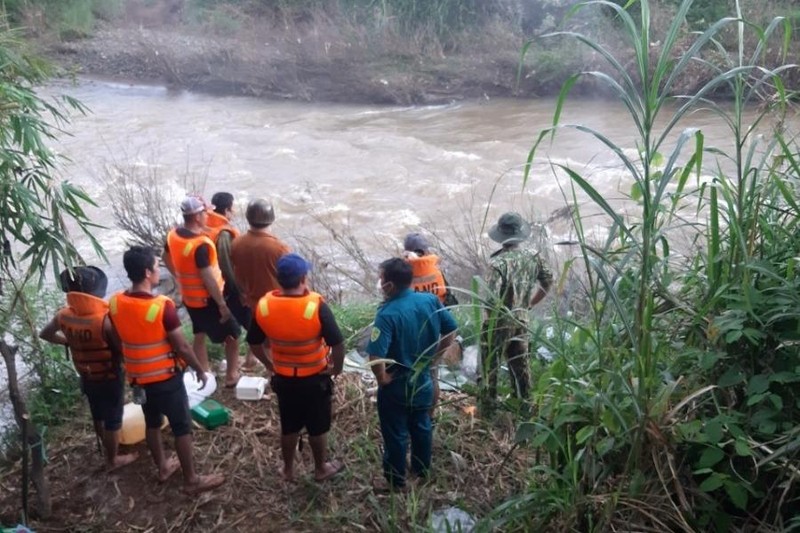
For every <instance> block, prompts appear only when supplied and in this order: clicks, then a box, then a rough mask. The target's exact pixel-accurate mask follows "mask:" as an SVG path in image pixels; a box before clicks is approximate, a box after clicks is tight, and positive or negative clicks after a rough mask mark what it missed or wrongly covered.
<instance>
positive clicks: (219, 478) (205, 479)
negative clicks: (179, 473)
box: [183, 474, 225, 496]
mask: <svg viewBox="0 0 800 533" xmlns="http://www.w3.org/2000/svg"><path fill="white" fill-rule="evenodd" d="M197 479H198V481H197V483H193V484H191V485H184V486H183V492H184V493H185V494H188V495H189V496H196V495H197V494H200V493H201V492H206V491H209V490H213V489H215V488H217V487H219V486H220V485H222V484H223V483H225V476H223V475H222V474H211V475H208V476H198V477H197Z"/></svg>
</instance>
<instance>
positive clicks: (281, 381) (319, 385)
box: [271, 375, 333, 437]
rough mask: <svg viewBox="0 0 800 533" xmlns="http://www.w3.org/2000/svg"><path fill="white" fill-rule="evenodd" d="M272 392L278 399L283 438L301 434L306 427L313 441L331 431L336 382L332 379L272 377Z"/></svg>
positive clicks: (317, 376)
mask: <svg viewBox="0 0 800 533" xmlns="http://www.w3.org/2000/svg"><path fill="white" fill-rule="evenodd" d="M271 386H272V390H273V391H275V395H276V396H277V397H278V410H279V411H280V415H281V434H283V435H291V434H293V433H300V430H302V429H303V428H304V427H305V428H306V429H307V430H308V434H309V436H311V437H317V436H319V435H324V434H325V433H327V432H328V431H329V430H330V429H331V398H332V397H333V380H332V379H331V377H330V376H328V375H316V376H309V377H307V378H289V377H284V376H278V375H275V376H273V377H272V385H271Z"/></svg>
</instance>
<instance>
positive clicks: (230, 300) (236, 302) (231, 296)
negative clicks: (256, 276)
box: [225, 285, 253, 331]
mask: <svg viewBox="0 0 800 533" xmlns="http://www.w3.org/2000/svg"><path fill="white" fill-rule="evenodd" d="M225 303H226V304H228V308H229V309H230V310H231V314H232V315H233V318H235V319H236V321H237V322H238V323H239V325H240V326H242V327H243V328H244V330H245V331H247V330H248V329H250V321H251V320H252V318H253V313H252V311H251V310H250V308H249V307H247V306H246V305H244V304H243V303H242V299H241V298H240V297H239V291H229V290H228V285H225Z"/></svg>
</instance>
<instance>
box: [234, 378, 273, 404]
mask: <svg viewBox="0 0 800 533" xmlns="http://www.w3.org/2000/svg"><path fill="white" fill-rule="evenodd" d="M266 388H267V379H266V378H260V377H257V376H242V377H241V378H239V383H237V384H236V399H237V400H260V399H261V397H262V396H264V390H265V389H266Z"/></svg>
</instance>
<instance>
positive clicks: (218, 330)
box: [186, 300, 242, 344]
mask: <svg viewBox="0 0 800 533" xmlns="http://www.w3.org/2000/svg"><path fill="white" fill-rule="evenodd" d="M186 310H187V311H188V312H189V318H190V319H191V320H192V333H194V334H195V335H197V334H198V333H205V334H206V335H208V338H209V339H211V342H213V343H214V344H221V343H223V342H225V339H227V338H228V337H233V338H234V339H238V338H239V335H240V334H241V332H242V328H240V327H239V323H238V322H237V321H236V318H231V319H230V320H228V321H227V322H223V323H221V322H220V321H219V319H220V314H219V307H217V302H215V301H213V300H209V301H208V305H206V306H205V307H187V308H186Z"/></svg>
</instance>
